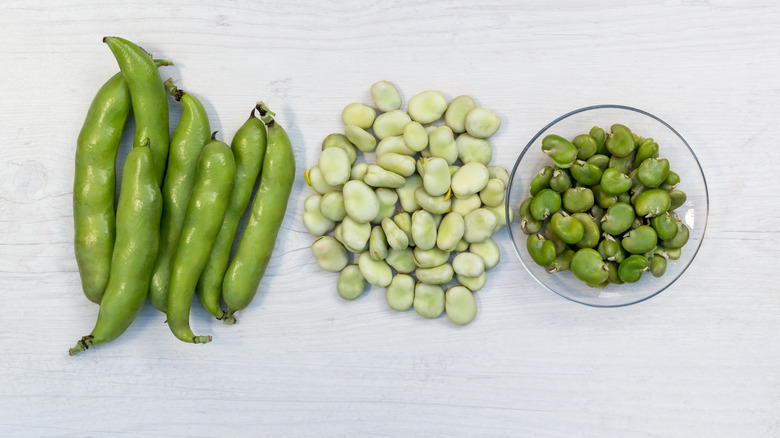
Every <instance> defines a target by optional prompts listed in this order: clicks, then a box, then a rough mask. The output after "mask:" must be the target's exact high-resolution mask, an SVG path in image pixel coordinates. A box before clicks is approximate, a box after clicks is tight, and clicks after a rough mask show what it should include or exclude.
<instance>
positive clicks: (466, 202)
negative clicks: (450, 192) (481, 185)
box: [452, 193, 482, 216]
mask: <svg viewBox="0 0 780 438" xmlns="http://www.w3.org/2000/svg"><path fill="white" fill-rule="evenodd" d="M481 206H482V199H480V197H479V195H478V194H476V193H475V194H473V195H469V196H466V197H463V198H455V199H453V200H452V211H453V212H454V213H458V214H459V215H461V216H466V215H467V214H469V213H471V212H472V211H474V210H476V209H478V208H479V207H481Z"/></svg>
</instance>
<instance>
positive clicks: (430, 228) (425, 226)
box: [412, 210, 436, 249]
mask: <svg viewBox="0 0 780 438" xmlns="http://www.w3.org/2000/svg"><path fill="white" fill-rule="evenodd" d="M412 240H414V244H415V246H416V247H417V248H420V249H431V248H433V247H434V246H436V222H435V220H434V219H433V215H432V214H431V213H429V212H427V211H425V210H417V211H415V212H414V213H413V214H412Z"/></svg>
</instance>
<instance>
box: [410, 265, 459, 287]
mask: <svg viewBox="0 0 780 438" xmlns="http://www.w3.org/2000/svg"><path fill="white" fill-rule="evenodd" d="M453 275H455V271H453V270H452V265H451V264H449V263H444V264H442V265H439V266H434V267H432V268H417V270H416V271H414V276H415V277H417V280H419V281H420V282H422V283H425V284H444V283H449V282H450V281H452V276H453Z"/></svg>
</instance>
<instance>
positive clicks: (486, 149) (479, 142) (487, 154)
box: [455, 133, 509, 180]
mask: <svg viewBox="0 0 780 438" xmlns="http://www.w3.org/2000/svg"><path fill="white" fill-rule="evenodd" d="M455 145H456V146H457V147H458V158H460V161H462V162H463V163H464V164H465V163H482V164H484V165H485V166H487V164H488V163H490V160H491V159H492V158H493V147H492V146H491V145H490V142H488V141H487V140H485V139H484V138H476V137H472V136H471V135H469V134H467V133H463V134H460V135H459V136H458V138H456V139H455ZM508 176H509V175H508V174H507V177H508ZM491 178H492V176H491ZM507 180H508V178H507Z"/></svg>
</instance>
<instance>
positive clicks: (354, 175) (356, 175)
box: [349, 163, 368, 181]
mask: <svg viewBox="0 0 780 438" xmlns="http://www.w3.org/2000/svg"><path fill="white" fill-rule="evenodd" d="M367 170H368V163H357V164H355V165H354V166H352V171H351V172H350V173H349V179H351V180H355V181H363V178H364V177H365V176H366V171H367Z"/></svg>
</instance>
